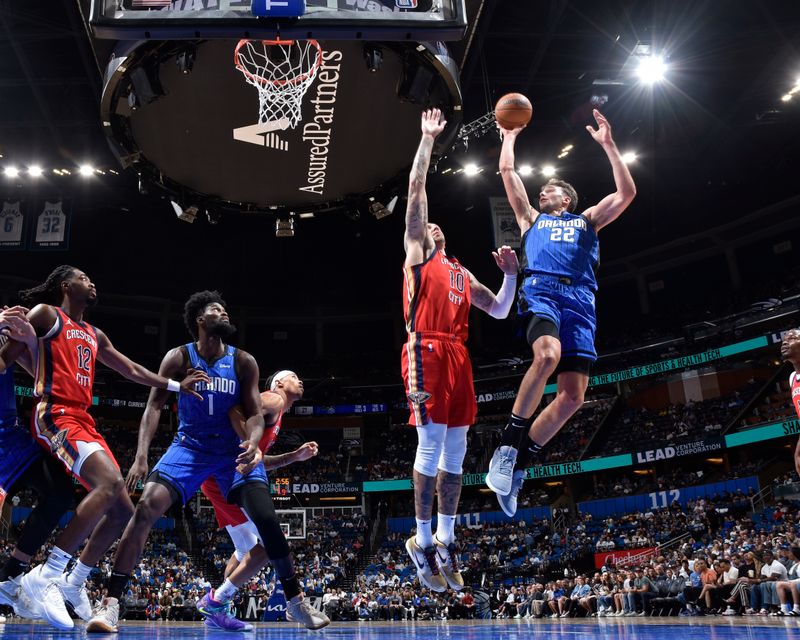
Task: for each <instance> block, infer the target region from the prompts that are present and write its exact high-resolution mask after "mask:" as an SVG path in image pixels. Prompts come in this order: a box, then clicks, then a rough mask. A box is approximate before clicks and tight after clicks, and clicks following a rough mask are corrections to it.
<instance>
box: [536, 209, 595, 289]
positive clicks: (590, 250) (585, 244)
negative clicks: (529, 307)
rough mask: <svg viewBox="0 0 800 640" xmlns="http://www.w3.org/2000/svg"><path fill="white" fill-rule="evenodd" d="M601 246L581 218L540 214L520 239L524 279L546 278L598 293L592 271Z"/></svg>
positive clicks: (590, 228) (588, 224)
mask: <svg viewBox="0 0 800 640" xmlns="http://www.w3.org/2000/svg"><path fill="white" fill-rule="evenodd" d="M599 261H600V242H599V240H598V238H597V232H595V230H594V227H592V225H591V224H590V223H589V221H588V220H587V219H586V218H585V217H584V216H583V215H576V214H574V213H567V212H564V213H562V214H561V215H557V216H555V215H551V214H549V213H540V214H539V215H538V216H537V217H536V219H535V220H534V222H533V225H532V226H531V228H530V229H528V230H527V231H526V232H525V234H524V235H523V236H522V256H521V260H520V263H521V268H522V272H523V274H524V276H525V278H528V277H530V276H533V275H549V276H555V277H558V278H569V279H570V280H571V284H573V285H580V286H587V287H590V288H591V289H592V290H593V291H596V290H597V279H596V278H595V274H594V272H595V269H597V265H598V264H599Z"/></svg>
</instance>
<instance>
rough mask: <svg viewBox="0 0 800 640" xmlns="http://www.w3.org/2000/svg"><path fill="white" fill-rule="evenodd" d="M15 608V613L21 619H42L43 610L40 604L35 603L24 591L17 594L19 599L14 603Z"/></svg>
mask: <svg viewBox="0 0 800 640" xmlns="http://www.w3.org/2000/svg"><path fill="white" fill-rule="evenodd" d="M21 577H22V576H20V578H21ZM13 607H14V613H16V614H17V615H18V616H19V617H20V618H27V619H28V620H41V619H42V608H41V607H40V606H39V604H38V603H36V602H33V601H32V600H31V599H30V598H29V597H28V596H27V595H26V594H25V592H24V591H23V590H22V589H20V590H19V592H18V593H17V599H16V600H15V601H14V604H13Z"/></svg>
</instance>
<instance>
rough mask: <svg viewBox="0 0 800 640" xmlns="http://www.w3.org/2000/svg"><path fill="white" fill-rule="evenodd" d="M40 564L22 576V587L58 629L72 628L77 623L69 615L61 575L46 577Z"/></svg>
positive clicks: (43, 615) (44, 615)
mask: <svg viewBox="0 0 800 640" xmlns="http://www.w3.org/2000/svg"><path fill="white" fill-rule="evenodd" d="M43 567H44V565H42V564H40V565H39V566H38V567H36V568H35V569H31V570H30V571H29V572H28V573H26V574H25V575H24V576H22V580H21V581H20V587H21V589H22V591H23V592H24V593H25V595H26V596H27V597H28V598H29V599H30V601H31V602H35V603H38V604H39V606H40V607H41V609H42V617H44V619H45V620H47V621H48V622H49V623H50V624H51V625H53V626H54V627H56V628H58V629H72V628H73V627H74V626H75V623H74V622H72V618H70V617H69V612H68V611H67V607H66V605H65V604H64V594H63V593H61V585H60V582H61V576H59V577H57V578H51V579H48V578H45V577H44V576H42V568H43Z"/></svg>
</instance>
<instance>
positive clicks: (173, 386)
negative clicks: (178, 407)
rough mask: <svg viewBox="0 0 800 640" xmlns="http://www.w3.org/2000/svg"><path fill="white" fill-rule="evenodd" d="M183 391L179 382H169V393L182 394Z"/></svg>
mask: <svg viewBox="0 0 800 640" xmlns="http://www.w3.org/2000/svg"><path fill="white" fill-rule="evenodd" d="M180 390H181V383H180V382H178V381H177V380H172V379H170V380H167V391H172V392H174V393H180Z"/></svg>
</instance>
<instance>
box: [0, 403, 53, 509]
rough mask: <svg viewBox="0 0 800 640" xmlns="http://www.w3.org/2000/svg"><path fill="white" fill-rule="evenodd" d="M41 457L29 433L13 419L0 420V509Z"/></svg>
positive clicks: (42, 453) (39, 449)
mask: <svg viewBox="0 0 800 640" xmlns="http://www.w3.org/2000/svg"><path fill="white" fill-rule="evenodd" d="M12 420H13V422H12ZM43 455H44V451H43V450H42V448H41V447H40V446H39V445H37V444H36V443H35V442H34V441H33V438H32V437H31V434H30V432H29V431H28V430H27V429H25V428H24V427H22V426H21V425H19V424H17V423H16V419H15V418H13V419H7V420H0V507H2V505H3V500H4V499H5V496H6V494H7V493H8V492H9V491H10V490H11V488H12V487H13V486H14V483H15V482H16V481H17V480H19V477H20V476H21V475H22V474H23V473H25V470H26V469H27V468H28V467H29V466H31V465H32V464H33V463H34V462H36V461H37V460H39V458H41V457H42V456H43Z"/></svg>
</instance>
